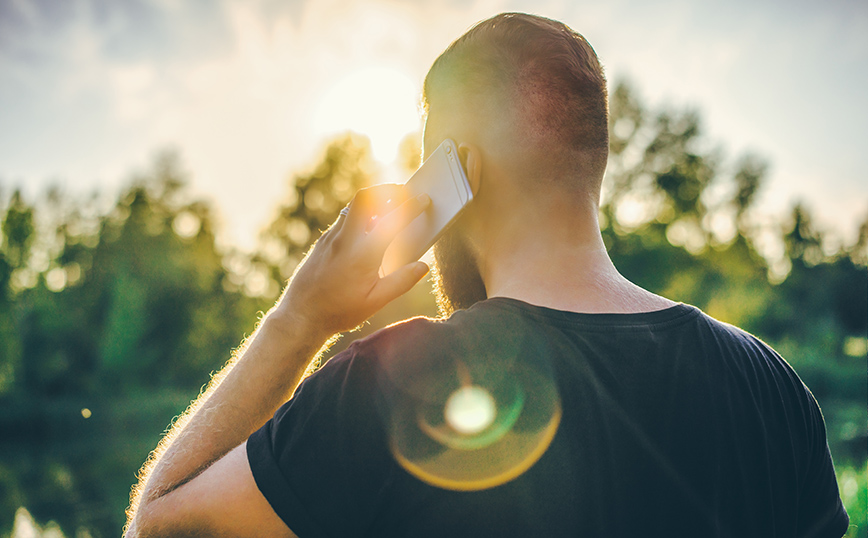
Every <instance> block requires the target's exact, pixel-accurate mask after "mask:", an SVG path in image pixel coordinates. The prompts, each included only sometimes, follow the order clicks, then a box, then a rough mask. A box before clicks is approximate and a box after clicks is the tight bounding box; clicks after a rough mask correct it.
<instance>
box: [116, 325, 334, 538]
mask: <svg viewBox="0 0 868 538" xmlns="http://www.w3.org/2000/svg"><path fill="white" fill-rule="evenodd" d="M330 336H331V335H329V334H324V333H320V332H316V331H313V330H311V329H310V328H309V327H306V326H305V325H304V324H302V323H300V322H297V321H294V320H287V319H277V315H276V314H271V315H269V316H266V318H265V319H264V320H263V322H262V323H261V324H260V326H259V328H258V329H257V331H256V332H255V333H254V335H253V336H252V337H251V338H250V339H248V343H247V344H246V345H245V346H243V347H242V349H241V350H240V353H239V354H238V355H236V357H235V358H234V359H233V360H232V361H230V362H229V363H228V364H227V365H226V366H225V367H224V368H223V370H221V371H220V372H219V373H218V374H217V375H215V376H214V377H213V379H212V381H211V383H210V384H209V386H208V388H207V389H206V390H205V391H204V392H203V394H202V395H201V396H200V397H199V398H198V399H197V400H196V401H195V402H194V403H193V404H192V405H191V406H190V408H189V409H188V410H187V411H186V412H185V413H184V415H182V416H181V418H179V419H178V420H177V421H176V422H175V424H174V425H173V426H172V428H171V429H170V431H169V432H168V433H167V434H166V435H165V436H164V437H163V439H162V440H161V441H160V443H159V445H158V446H157V448H156V450H154V452H153V454H152V455H151V457H150V458H149V460H148V461H147V462H146V463H145V465H144V467H143V468H142V471H141V473H140V480H139V483H138V484H137V486H136V487H135V489H134V493H133V498H132V499H131V501H132V502H131V504H130V509H129V511H128V514H127V515H128V526H130V525H131V524H132V523H133V521H134V520H135V518H136V516H137V514H138V513H139V512H141V511H145V510H146V509H147V504H148V503H149V502H150V501H153V500H155V499H158V498H160V497H162V496H163V495H165V494H167V493H169V492H171V491H172V490H174V489H176V488H178V487H179V486H181V485H183V484H184V483H186V482H188V481H189V480H191V479H193V478H195V477H196V475H198V474H199V473H200V472H202V471H203V470H205V469H207V468H208V466H210V465H211V464H212V463H214V462H215V461H217V460H219V459H220V458H221V457H223V456H224V455H225V454H226V453H227V452H229V451H230V450H232V449H233V448H235V447H236V446H238V445H239V444H241V443H242V442H243V441H245V440H246V439H247V437H249V436H250V434H251V433H253V432H254V431H256V430H257V429H258V428H260V427H261V426H262V425H263V424H264V423H265V422H266V421H267V420H268V419H269V418H271V416H272V415H273V414H274V412H275V411H276V410H277V409H278V407H280V405H282V404H283V403H284V402H286V401H287V400H288V399H289V398H290V396H291V395H292V392H293V391H294V390H295V388H296V386H297V385H298V383H299V382H300V381H301V379H302V376H303V375H304V372H305V370H306V368H307V366H308V365H309V364H310V362H311V360H312V359H313V358H314V357H315V356H316V354H317V352H318V351H319V350H320V349H321V348H322V347H323V345H324V344H325V343H326V341H327V340H328V338H329V337H330ZM130 534H132V533H130Z"/></svg>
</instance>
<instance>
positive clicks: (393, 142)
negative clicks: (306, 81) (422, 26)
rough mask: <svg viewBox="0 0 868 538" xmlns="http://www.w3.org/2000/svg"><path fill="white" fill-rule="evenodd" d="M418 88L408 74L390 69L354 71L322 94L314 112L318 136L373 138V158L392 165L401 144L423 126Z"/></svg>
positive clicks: (378, 68) (372, 68)
mask: <svg viewBox="0 0 868 538" xmlns="http://www.w3.org/2000/svg"><path fill="white" fill-rule="evenodd" d="M418 95H419V89H418V88H417V86H416V84H415V83H414V82H413V81H412V80H411V79H410V78H409V77H407V76H406V75H404V74H403V73H401V72H400V71H397V70H395V69H393V68H389V67H369V68H365V69H361V70H359V71H355V72H351V73H349V74H348V75H347V76H345V77H344V78H342V79H340V80H338V82H337V83H335V85H334V86H332V87H331V88H330V89H329V90H328V91H327V92H325V94H323V96H322V98H321V99H320V101H319V103H318V104H317V107H316V110H315V112H314V132H315V134H316V135H317V136H320V137H322V136H328V135H331V134H335V133H339V132H343V131H347V130H351V131H355V132H358V133H361V134H364V135H367V136H368V137H370V139H371V147H372V150H373V152H374V157H375V158H376V159H377V160H379V161H381V162H383V163H391V162H392V161H394V160H395V158H396V156H397V153H398V144H399V142H400V141H401V139H402V138H404V136H406V135H407V133H410V132H413V131H416V130H418V129H419V127H420V120H419V114H418V108H417V104H418Z"/></svg>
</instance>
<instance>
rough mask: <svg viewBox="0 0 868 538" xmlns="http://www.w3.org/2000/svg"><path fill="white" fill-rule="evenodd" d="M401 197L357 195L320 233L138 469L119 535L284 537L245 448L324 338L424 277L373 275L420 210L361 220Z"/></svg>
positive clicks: (391, 188)
mask: <svg viewBox="0 0 868 538" xmlns="http://www.w3.org/2000/svg"><path fill="white" fill-rule="evenodd" d="M401 196H402V193H401V191H400V187H398V186H396V185H381V186H378V187H374V188H371V189H365V190H363V191H360V192H359V193H358V194H357V195H356V198H355V199H354V200H353V203H352V204H351V210H350V213H349V215H348V216H346V217H344V216H341V217H340V218H339V219H338V220H337V221H336V222H335V224H333V225H332V227H331V228H330V229H329V230H328V231H327V232H326V233H325V234H323V236H322V237H321V238H320V240H319V241H318V242H317V244H316V246H315V248H314V249H313V250H312V251H311V252H310V253H309V254H308V256H307V258H306V259H305V261H304V262H303V263H302V265H301V266H300V268H299V269H298V270H297V271H296V274H295V275H294V276H293V278H292V279H291V280H290V282H289V284H288V286H287V288H286V290H285V291H284V293H283V295H282V296H281V298H280V300H279V301H278V302H277V304H276V305H275V307H274V308H273V309H272V310H271V311H270V312H269V313H268V314H267V315H266V316H265V318H264V319H263V320H262V322H261V323H260V325H259V327H258V328H257V330H256V331H255V332H254V334H253V335H252V336H251V337H250V338H249V339H248V340H247V342H246V344H245V345H244V346H242V348H241V350H240V352H239V353H237V354H236V357H235V358H234V359H233V360H231V361H230V362H229V363H228V364H227V365H226V366H225V367H224V368H223V370H222V371H221V372H220V373H219V374H217V375H216V376H214V378H213V379H212V381H211V383H210V384H209V386H208V388H207V389H206V390H205V391H204V393H203V394H202V395H201V396H200V397H199V398H198V399H197V400H196V401H195V402H194V403H193V404H192V405H191V406H190V408H189V409H188V410H187V412H186V413H185V414H184V415H183V416H182V417H181V418H180V419H179V420H178V421H177V422H176V423H175V424H174V425H173V426H172V428H171V430H170V431H169V432H168V433H167V434H166V436H165V437H164V438H163V440H162V441H161V442H160V444H159V445H158V446H157V448H156V450H155V451H154V452H153V454H152V455H151V457H150V458H149V459H148V461H147V462H146V463H145V466H144V467H143V468H142V471H141V472H140V480H139V483H138V485H137V486H136V487H135V488H134V491H133V496H132V499H131V504H130V508H129V510H128V512H127V516H128V520H127V529H126V534H125V535H126V536H129V537H134V536H174V535H181V536H183V535H188V534H190V533H191V532H196V531H197V530H199V531H202V532H204V531H208V532H210V533H213V534H219V535H225V536H258V535H265V534H270V535H282V536H294V534H292V532H291V531H290V530H289V528H287V527H286V525H284V524H283V523H282V522H280V520H279V519H278V518H277V515H276V514H274V512H273V511H272V510H271V509H270V505H268V503H267V502H266V501H265V499H264V498H263V497H262V496H261V494H260V493H259V491H258V490H257V489H256V487H255V483H253V481H252V475H250V469H249V465H248V464H247V459H246V454H244V446H245V442H246V439H247V437H249V436H250V434H252V433H253V432H254V431H256V430H257V429H259V428H260V427H261V426H262V425H263V424H264V423H265V422H266V421H267V420H268V419H269V418H271V416H272V415H273V414H274V412H275V411H276V410H277V409H278V407H280V405H282V404H283V403H284V402H286V401H287V400H288V399H289V398H290V397H291V395H292V392H293V391H294V390H295V388H296V386H297V385H298V383H299V382H300V381H301V379H302V376H303V375H304V372H305V370H306V368H307V366H308V365H309V364H310V362H311V360H312V359H313V358H314V357H315V356H316V354H317V352H318V351H319V350H320V349H322V348H323V347H324V346H325V345H326V343H327V342H328V341H329V339H330V338H331V337H332V336H333V335H334V334H336V333H338V332H340V331H344V330H348V329H351V328H352V327H355V326H357V325H358V324H360V323H362V322H363V321H364V320H366V319H367V318H368V317H370V316H371V315H372V314H373V313H374V312H376V311H377V310H379V309H380V308H382V307H383V306H384V305H385V304H386V303H388V302H389V301H391V300H392V299H394V298H396V297H398V296H399V295H402V294H403V293H405V292H406V291H408V290H409V289H410V288H411V287H412V286H413V284H415V283H416V282H417V281H418V280H419V279H421V278H422V276H424V274H425V272H426V271H427V267H425V265H424V264H422V263H414V264H409V265H407V266H406V267H404V268H402V269H400V270H399V271H396V272H395V273H393V274H391V275H388V276H387V277H385V278H379V276H378V274H377V271H378V269H379V265H380V262H381V260H382V257H383V252H384V251H385V248H386V246H387V245H388V244H389V242H390V241H391V239H392V238H393V237H394V236H395V234H396V233H397V232H398V231H400V229H401V228H403V227H404V226H406V225H407V224H408V223H409V222H410V221H411V220H412V219H413V218H415V217H416V216H417V215H418V214H419V213H421V211H422V210H424V208H425V206H426V205H427V203H428V201H427V200H425V199H412V200H409V201H407V202H406V203H404V204H403V205H401V206H400V208H399V209H398V210H396V211H394V212H393V213H390V214H389V215H388V216H386V217H385V218H379V219H377V221H376V222H377V225H376V226H375V227H374V228H373V229H371V230H368V228H369V223H370V219H371V217H372V216H373V215H376V214H385V213H387V212H388V210H389V208H391V207H394V206H396V205H397V203H396V202H397V201H398V200H400V199H401ZM387 200H393V201H392V202H391V204H390V205H387V202H386V201H387ZM215 462H216V463H215ZM257 496H258V497H257Z"/></svg>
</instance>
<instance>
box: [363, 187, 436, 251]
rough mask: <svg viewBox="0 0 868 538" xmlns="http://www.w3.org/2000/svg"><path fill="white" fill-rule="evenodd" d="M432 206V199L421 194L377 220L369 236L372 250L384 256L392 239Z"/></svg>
mask: <svg viewBox="0 0 868 538" xmlns="http://www.w3.org/2000/svg"><path fill="white" fill-rule="evenodd" d="M430 204H431V198H430V197H429V196H428V195H427V194H420V195H419V196H416V197H414V198H411V199H409V200H407V201H406V202H404V203H403V204H401V205H400V206H399V207H398V208H397V209H395V210H394V211H392V212H391V213H389V214H388V215H386V216H384V217H380V218H379V219H377V225H376V227H374V228H373V229H372V230H371V232H370V233H369V234H368V238H369V241H371V250H372V251H374V252H376V253H377V254H378V255H382V253H384V252H385V251H386V247H388V246H389V243H391V242H392V239H394V238H395V236H396V235H398V233H399V232H400V231H401V230H403V229H404V228H406V227H407V225H408V224H410V223H411V222H413V220H414V219H415V218H416V217H418V216H419V215H421V214H422V213H423V212H424V211H425V210H426V209H427V208H428V206H429V205H430Z"/></svg>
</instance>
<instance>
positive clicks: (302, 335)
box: [260, 306, 335, 349]
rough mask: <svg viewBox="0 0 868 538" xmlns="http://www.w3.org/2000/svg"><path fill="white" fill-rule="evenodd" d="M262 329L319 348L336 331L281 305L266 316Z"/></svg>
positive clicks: (287, 339) (289, 340)
mask: <svg viewBox="0 0 868 538" xmlns="http://www.w3.org/2000/svg"><path fill="white" fill-rule="evenodd" d="M260 330H267V331H268V332H271V333H275V334H277V335H280V337H281V338H282V339H286V341H288V342H294V343H301V342H305V343H307V344H308V345H310V346H315V347H317V349H319V347H321V346H322V345H323V344H325V343H326V342H327V341H328V340H329V339H330V338H331V337H332V336H334V335H335V332H334V331H330V330H328V329H327V328H325V327H324V326H323V324H322V323H318V322H317V321H316V320H315V319H312V318H310V317H308V316H305V315H303V314H301V313H299V312H295V311H292V310H290V309H287V308H281V306H278V307H276V308H274V309H272V310H271V311H270V312H269V313H268V314H267V315H266V316H265V318H264V319H263V320H262V327H261V329H260Z"/></svg>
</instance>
